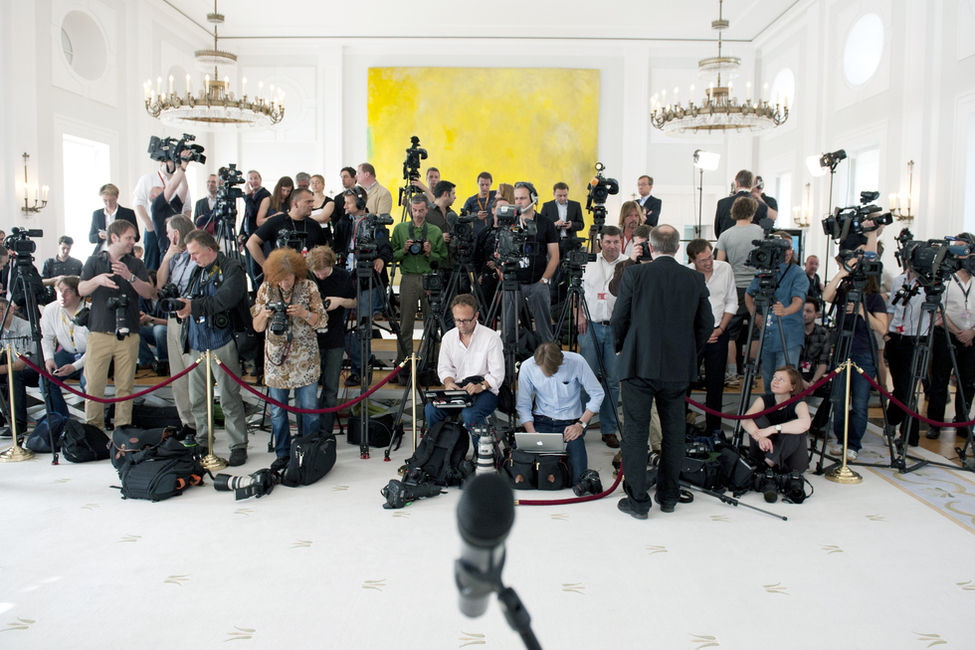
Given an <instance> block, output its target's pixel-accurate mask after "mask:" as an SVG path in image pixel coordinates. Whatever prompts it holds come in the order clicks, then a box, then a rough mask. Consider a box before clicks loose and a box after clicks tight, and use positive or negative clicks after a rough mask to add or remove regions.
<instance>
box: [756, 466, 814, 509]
mask: <svg viewBox="0 0 975 650" xmlns="http://www.w3.org/2000/svg"><path fill="white" fill-rule="evenodd" d="M752 489H753V490H755V491H756V492H761V493H762V495H763V496H764V497H765V502H766V503H775V502H776V501H777V500H778V498H779V495H780V494H781V495H783V497H784V500H785V501H787V502H789V503H802V502H803V501H805V500H806V496H807V495H806V483H805V479H804V478H803V477H802V473H801V472H782V473H776V472H775V471H774V470H773V469H772V468H771V467H769V468H767V469H766V470H765V472H764V473H762V472H755V474H754V475H753V476H752Z"/></svg>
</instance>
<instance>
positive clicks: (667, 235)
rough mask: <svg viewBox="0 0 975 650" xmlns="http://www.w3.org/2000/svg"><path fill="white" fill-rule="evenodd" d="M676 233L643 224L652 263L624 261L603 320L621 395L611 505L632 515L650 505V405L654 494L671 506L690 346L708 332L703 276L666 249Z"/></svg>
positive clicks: (691, 375)
mask: <svg viewBox="0 0 975 650" xmlns="http://www.w3.org/2000/svg"><path fill="white" fill-rule="evenodd" d="M679 247H680V235H679V234H678V232H677V230H676V229H674V228H673V227H671V226H667V225H661V226H657V227H656V228H654V229H653V230H652V231H650V248H651V255H652V256H653V262H652V263H651V264H637V265H634V266H631V267H628V268H627V269H626V270H625V271H624V272H623V279H622V282H621V283H620V294H619V298H618V299H617V301H616V307H615V309H614V310H613V318H612V320H611V321H610V325H611V327H612V330H613V339H614V341H615V344H616V351H617V353H621V354H620V365H619V377H620V378H621V380H622V386H621V394H622V398H623V419H624V423H625V424H624V429H623V442H622V444H621V448H622V452H623V460H622V469H623V477H624V478H623V489H624V490H625V491H626V494H627V496H626V497H624V498H623V499H622V500H621V501H620V502H619V506H618V507H619V509H620V510H621V511H622V512H625V513H627V514H629V515H631V516H633V517H636V518H637V519H646V518H647V512H648V511H649V510H650V507H651V505H652V504H651V502H650V495H649V494H648V493H647V453H648V448H647V435H648V432H649V428H650V413H651V408H652V406H653V403H654V402H656V404H657V412H658V413H659V414H660V425H661V429H662V430H663V447H662V450H661V456H660V471H659V474H658V477H657V495H656V501H657V503H659V504H660V508H661V510H663V511H664V512H673V511H674V507H675V505H676V504H677V501H678V499H679V497H680V487H679V482H678V481H679V477H680V465H681V460H682V459H683V457H684V395H686V394H687V388H688V386H689V385H690V383H691V382H692V381H694V380H695V379H697V359H698V353H699V352H700V351H702V350H703V349H704V346H705V345H706V344H707V342H708V338H709V337H710V336H711V333H712V332H713V331H714V315H713V314H712V312H711V305H710V302H709V301H708V289H707V286H706V285H705V283H704V276H703V275H701V274H700V273H697V272H695V271H694V270H692V269H689V268H687V267H685V266H684V265H682V264H680V263H679V262H678V261H677V260H676V259H674V256H675V255H676V254H677V249H678V248H679Z"/></svg>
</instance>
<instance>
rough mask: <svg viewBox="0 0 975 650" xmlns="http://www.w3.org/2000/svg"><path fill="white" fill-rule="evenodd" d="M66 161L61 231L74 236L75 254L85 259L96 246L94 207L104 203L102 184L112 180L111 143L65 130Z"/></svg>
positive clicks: (64, 157)
mask: <svg viewBox="0 0 975 650" xmlns="http://www.w3.org/2000/svg"><path fill="white" fill-rule="evenodd" d="M63 163H64V226H63V228H62V229H61V230H62V232H61V234H65V235H68V236H69V237H71V238H72V239H74V248H73V250H72V251H71V256H72V257H76V258H78V259H80V260H83V259H85V258H87V257H88V256H89V255H91V253H92V252H93V251H94V249H95V246H94V244H91V243H89V242H88V232H89V229H90V228H91V213H92V211H94V210H95V209H96V208H100V207H102V200H101V198H100V197H99V196H98V188H100V187H101V186H102V185H104V184H105V183H109V182H111V177H110V174H111V171H110V170H111V165H110V164H109V147H108V145H107V144H105V143H102V142H96V141H94V140H86V139H85V138H79V137H77V136H73V135H67V134H65V135H64V140H63ZM116 185H117V183H116ZM123 203H124V198H123ZM59 236H60V235H59Z"/></svg>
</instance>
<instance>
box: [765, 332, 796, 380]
mask: <svg viewBox="0 0 975 650" xmlns="http://www.w3.org/2000/svg"><path fill="white" fill-rule="evenodd" d="M772 334H774V335H775V336H778V335H779V332H778V329H776V330H775V331H773V332H765V340H768V337H769V336H771V335H772ZM780 345H781V343H780ZM787 354H788V356H787ZM801 354H802V346H801V345H797V346H795V347H793V348H789V349H788V350H787V351H786V353H783V352H782V350H776V351H775V352H771V351H769V349H768V346H765V347H763V348H762V383H763V384H764V387H765V392H766V393H771V392H772V375H774V374H775V370H776V368H779V367H781V366H792V367H793V368H797V369H798V368H799V356H800V355H801Z"/></svg>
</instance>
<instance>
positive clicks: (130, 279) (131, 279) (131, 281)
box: [129, 273, 135, 284]
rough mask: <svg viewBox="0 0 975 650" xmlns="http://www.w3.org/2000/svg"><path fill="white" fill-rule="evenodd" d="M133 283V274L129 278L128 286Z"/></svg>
mask: <svg viewBox="0 0 975 650" xmlns="http://www.w3.org/2000/svg"><path fill="white" fill-rule="evenodd" d="M133 282H135V273H133V274H132V277H131V278H129V284H132V283H133Z"/></svg>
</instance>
